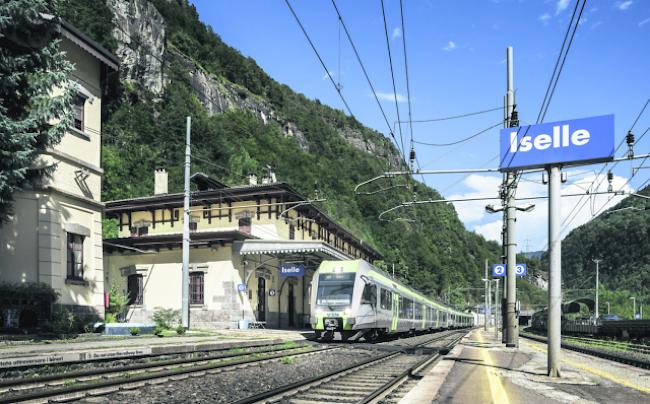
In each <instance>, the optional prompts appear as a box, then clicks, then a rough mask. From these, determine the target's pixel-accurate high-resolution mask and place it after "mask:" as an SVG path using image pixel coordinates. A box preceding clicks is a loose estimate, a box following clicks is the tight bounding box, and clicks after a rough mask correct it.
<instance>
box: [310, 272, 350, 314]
mask: <svg viewBox="0 0 650 404" xmlns="http://www.w3.org/2000/svg"><path fill="white" fill-rule="evenodd" d="M355 275H356V273H354V272H348V273H339V274H320V275H319V276H318V291H317V293H316V304H318V305H323V306H345V305H349V304H350V303H352V289H353V286H354V276H355Z"/></svg>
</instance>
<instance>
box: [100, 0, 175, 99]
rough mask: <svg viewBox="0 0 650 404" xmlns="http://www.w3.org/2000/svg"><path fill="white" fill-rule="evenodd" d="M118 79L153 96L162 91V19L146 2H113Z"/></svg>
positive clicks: (110, 3)
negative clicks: (139, 87)
mask: <svg viewBox="0 0 650 404" xmlns="http://www.w3.org/2000/svg"><path fill="white" fill-rule="evenodd" d="M107 4H108V6H109V7H110V8H111V10H112V11H113V15H114V16H115V30H114V31H113V36H114V37H115V39H117V43H118V48H117V51H116V52H115V53H116V55H117V56H118V57H119V58H120V79H121V80H122V81H123V82H127V83H129V82H130V83H133V84H135V85H137V86H142V88H141V89H146V90H148V91H150V92H151V93H152V94H154V95H160V94H161V93H162V91H163V88H164V76H163V67H164V55H165V46H166V44H165V20H164V19H163V17H162V15H160V13H159V12H158V10H156V8H155V7H154V6H153V5H152V4H150V3H149V2H148V1H146V0H113V1H109V2H108V3H107Z"/></svg>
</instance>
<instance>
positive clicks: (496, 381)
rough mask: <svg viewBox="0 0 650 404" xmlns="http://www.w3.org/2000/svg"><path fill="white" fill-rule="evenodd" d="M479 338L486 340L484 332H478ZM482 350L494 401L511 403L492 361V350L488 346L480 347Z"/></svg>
mask: <svg viewBox="0 0 650 404" xmlns="http://www.w3.org/2000/svg"><path fill="white" fill-rule="evenodd" d="M478 339H479V341H480V342H481V343H483V342H484V340H483V334H481V332H480V331H479V332H478ZM479 349H480V350H481V356H482V357H483V362H484V363H485V371H486V372H487V377H488V383H489V385H490V393H491V394H492V402H493V403H495V404H510V400H509V399H508V393H507V392H506V389H505V388H504V387H503V384H502V383H501V379H500V378H499V376H497V374H496V372H495V370H494V369H495V368H494V362H493V361H492V356H491V355H490V351H489V350H488V349H487V348H486V347H482V348H479Z"/></svg>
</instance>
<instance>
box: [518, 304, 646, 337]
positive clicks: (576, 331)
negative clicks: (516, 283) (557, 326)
mask: <svg viewBox="0 0 650 404" xmlns="http://www.w3.org/2000/svg"><path fill="white" fill-rule="evenodd" d="M562 311H563V314H564V313H575V312H576V311H575V310H571V307H570V305H564V306H563V308H562ZM547 327H548V312H547V310H541V311H538V312H537V313H535V314H533V317H532V322H531V326H530V330H531V331H536V332H546V331H547ZM561 330H562V335H574V336H583V337H599V338H600V337H603V338H619V339H624V340H625V339H639V338H648V337H650V320H603V319H599V320H598V321H594V320H593V319H576V320H569V319H567V318H565V317H564V315H563V316H562V319H561Z"/></svg>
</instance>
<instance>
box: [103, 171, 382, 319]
mask: <svg viewBox="0 0 650 404" xmlns="http://www.w3.org/2000/svg"><path fill="white" fill-rule="evenodd" d="M272 181H273V179H271V178H269V179H268V180H266V181H264V182H265V183H262V184H257V183H256V181H252V182H251V184H249V185H245V186H233V187H228V186H226V185H225V184H222V183H220V182H218V181H215V180H214V179H211V178H209V177H208V176H206V175H205V174H202V173H197V174H195V175H193V176H192V182H193V183H194V184H195V185H196V187H197V188H198V191H196V192H192V194H191V208H190V223H189V225H190V239H191V241H190V296H189V298H190V326H191V327H199V328H201V327H204V328H235V327H237V324H238V322H239V320H242V319H245V320H248V321H250V322H252V324H253V325H263V326H265V327H268V328H301V327H308V324H309V312H310V308H309V296H310V293H311V291H310V285H311V279H312V276H313V274H314V272H315V271H316V270H317V269H318V266H319V264H320V262H321V261H323V260H342V259H354V258H359V259H365V260H368V261H370V262H372V261H374V260H377V259H380V258H381V256H380V254H379V253H378V252H377V251H375V250H374V249H373V248H372V247H371V246H369V245H368V244H367V243H364V242H363V240H361V239H359V238H357V237H355V236H354V235H353V234H352V233H351V232H350V231H348V230H346V229H345V228H343V227H342V226H341V225H339V224H338V223H336V222H335V221H334V220H332V219H331V218H330V217H328V216H327V215H326V214H324V213H323V212H322V211H321V210H319V209H318V208H317V207H316V206H314V205H313V204H311V203H309V202H308V201H307V199H306V198H305V197H304V196H302V195H300V194H299V193H298V192H297V191H295V190H294V189H293V188H292V187H291V186H289V185H288V184H285V183H278V182H272ZM154 189H155V192H154V193H155V194H154V195H153V196H150V197H144V198H132V199H126V200H119V201H110V202H107V203H106V209H105V215H106V217H107V218H113V219H115V220H116V221H117V224H118V229H119V236H118V237H117V238H114V239H105V240H104V267H105V268H106V273H105V276H106V277H105V280H104V282H105V285H106V290H109V289H110V286H111V285H115V286H117V287H118V288H119V289H120V290H122V291H123V292H124V293H125V294H127V295H128V297H129V306H128V311H127V313H126V317H127V320H128V321H132V322H150V321H151V319H152V316H153V313H154V312H155V310H156V309H157V308H172V309H180V308H181V287H182V286H181V274H182V233H183V194H182V193H176V194H168V193H167V173H166V172H165V170H163V169H159V170H156V173H155V186H154ZM283 268H284V269H283ZM283 271H286V273H285V274H283ZM285 275H286V276H285Z"/></svg>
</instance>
